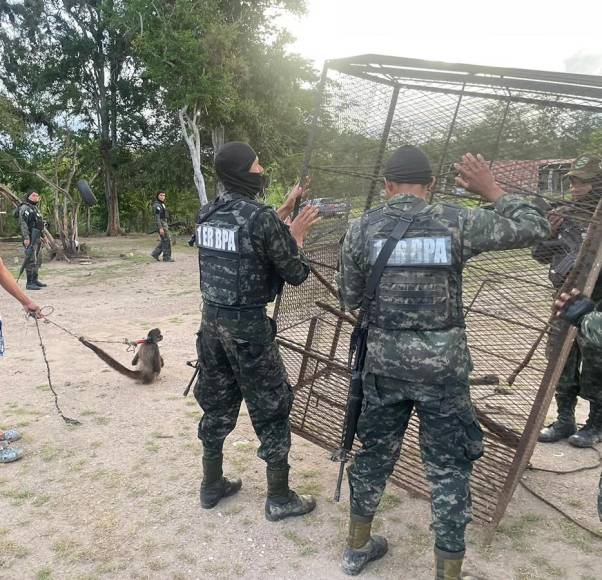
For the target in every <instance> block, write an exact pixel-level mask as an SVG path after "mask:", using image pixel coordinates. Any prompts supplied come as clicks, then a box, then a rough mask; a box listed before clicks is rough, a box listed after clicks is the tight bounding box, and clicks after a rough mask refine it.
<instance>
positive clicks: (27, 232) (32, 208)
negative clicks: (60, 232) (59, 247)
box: [19, 190, 47, 290]
mask: <svg viewBox="0 0 602 580" xmlns="http://www.w3.org/2000/svg"><path fill="white" fill-rule="evenodd" d="M39 201H40V195H39V194H38V193H37V192H36V191H33V190H31V191H29V192H28V193H27V195H26V196H25V198H24V200H23V203H22V204H21V205H20V206H19V226H20V227H21V238H22V240H23V246H24V247H25V254H26V257H25V260H26V262H25V272H26V273H27V285H26V288H27V290H40V288H44V287H46V286H47V284H44V283H43V282H41V281H40V279H39V277H38V273H39V270H40V266H41V265H42V235H43V232H44V218H43V217H42V214H41V213H40V210H39V208H38V203H39Z"/></svg>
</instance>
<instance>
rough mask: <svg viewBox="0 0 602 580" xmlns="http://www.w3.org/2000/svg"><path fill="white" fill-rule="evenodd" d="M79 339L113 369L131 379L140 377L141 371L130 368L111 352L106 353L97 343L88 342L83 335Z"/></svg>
mask: <svg viewBox="0 0 602 580" xmlns="http://www.w3.org/2000/svg"><path fill="white" fill-rule="evenodd" d="M79 341H80V342H81V343H82V344H83V345H85V346H87V347H88V348H89V349H90V350H91V351H93V352H95V353H96V354H97V355H98V357H99V358H100V359H102V360H103V361H104V362H106V363H107V364H108V365H109V366H110V367H111V368H112V369H114V370H116V371H117V372H118V373H121V374H122V375H124V376H125V377H128V378H130V379H134V380H136V379H139V378H140V371H133V370H132V369H128V368H127V367H125V366H123V365H122V364H121V363H120V362H119V361H117V360H115V359H114V358H113V357H112V356H111V355H110V354H108V353H106V352H105V351H104V350H102V349H101V348H98V347H97V346H96V345H95V344H92V343H91V342H88V341H87V340H86V339H85V338H84V337H83V336H80V337H79Z"/></svg>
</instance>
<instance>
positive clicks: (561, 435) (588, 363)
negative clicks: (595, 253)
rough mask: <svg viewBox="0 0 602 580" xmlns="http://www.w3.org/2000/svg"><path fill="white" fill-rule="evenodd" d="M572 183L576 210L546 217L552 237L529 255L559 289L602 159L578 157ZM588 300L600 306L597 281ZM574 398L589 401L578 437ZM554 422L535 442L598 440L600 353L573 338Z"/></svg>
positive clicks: (591, 205)
mask: <svg viewBox="0 0 602 580" xmlns="http://www.w3.org/2000/svg"><path fill="white" fill-rule="evenodd" d="M567 175H568V176H569V178H570V180H571V190H570V191H571V199H572V201H573V202H574V204H575V205H570V206H566V207H563V208H560V209H559V210H557V211H554V212H551V213H550V214H549V220H550V225H551V229H552V237H551V240H550V241H546V242H543V243H541V244H539V245H538V246H537V247H536V248H534V250H533V257H534V258H535V259H536V260H538V261H539V262H541V263H544V264H550V272H549V278H550V281H551V282H552V284H553V285H554V288H557V289H559V288H560V287H561V286H562V285H563V283H564V281H565V279H566V277H567V276H568V274H569V272H570V271H571V269H572V267H573V265H574V263H575V259H576V257H577V253H578V252H579V248H580V246H581V243H582V241H583V238H584V237H585V234H586V232H587V227H588V225H589V221H590V219H591V217H592V213H593V211H594V209H595V207H596V205H597V204H598V201H599V200H600V196H601V195H602V159H600V157H597V156H595V155H583V156H581V157H579V158H577V159H576V160H575V163H574V165H573V168H572V169H571V171H569V173H568V174H567ZM592 298H593V299H594V300H596V301H598V300H602V277H599V278H598V281H597V282H596V285H595V287H594V290H593V293H592ZM559 338H561V337H560V336H559V335H557V334H556V333H552V334H551V336H550V340H549V342H548V352H551V351H552V349H553V346H554V344H555V342H556V341H557V340H558V339H559ZM577 396H581V397H583V398H584V399H587V400H588V401H589V405H590V411H589V416H588V418H587V421H586V422H585V425H584V426H583V427H582V428H581V429H579V430H578V431H577V424H576V422H575V407H576V406H577ZM555 398H556V405H557V408H558V418H557V420H556V421H555V422H554V423H552V424H551V425H549V426H547V427H545V428H544V429H543V430H542V431H541V433H540V435H539V438H538V441H540V442H541V443H555V442H556V441H560V440H561V439H566V438H567V437H568V441H569V443H570V444H571V445H573V446H575V447H592V446H593V445H595V444H596V443H598V442H599V441H600V439H602V350H601V349H600V348H598V347H595V346H593V345H592V344H590V343H588V342H587V341H583V340H582V339H581V338H580V337H578V338H577V340H576V341H575V344H574V345H573V349H572V350H571V352H570V354H569V358H568V359H567V362H566V364H565V366H564V369H563V371H562V375H561V377H560V379H559V380H558V384H557V385H556V394H555Z"/></svg>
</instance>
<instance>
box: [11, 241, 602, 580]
mask: <svg viewBox="0 0 602 580" xmlns="http://www.w3.org/2000/svg"><path fill="white" fill-rule="evenodd" d="M89 243H90V245H91V246H92V247H93V250H94V253H95V254H96V255H97V256H99V257H98V258H97V259H95V260H94V261H93V263H90V264H84V265H82V264H60V263H51V264H47V265H45V266H44V268H43V270H42V274H43V275H42V276H41V278H42V279H43V280H45V281H47V282H48V284H49V287H48V288H47V289H45V290H42V291H39V292H37V293H36V295H35V296H36V299H37V300H38V302H39V303H40V304H44V305H51V306H53V307H54V308H55V312H54V315H53V318H54V320H55V321H56V322H58V323H59V324H61V325H63V326H65V327H67V328H69V329H71V330H73V331H74V332H75V333H76V334H84V335H86V336H88V337H92V338H95V339H117V340H119V339H122V338H125V337H127V338H129V339H137V338H143V337H144V336H145V334H146V331H147V330H148V329H150V328H152V327H154V326H159V327H160V328H161V330H162V331H163V334H164V336H165V340H164V342H163V343H162V353H163V356H164V358H165V361H166V366H165V369H164V372H163V374H162V376H161V379H160V381H159V382H158V383H156V384H154V385H151V386H141V385H137V384H134V383H133V382H131V381H129V380H128V379H126V378H123V377H121V376H119V375H117V374H116V373H114V372H113V371H111V370H109V369H108V368H107V367H105V366H104V365H103V363H102V362H101V361H100V360H99V359H97V358H96V357H95V356H94V355H93V354H92V353H91V352H90V351H88V350H87V349H85V348H84V347H82V346H81V345H80V344H79V343H78V342H77V341H76V340H75V339H74V338H72V337H70V336H68V335H66V334H64V333H62V332H60V331H59V330H58V329H56V328H54V327H52V326H50V325H43V326H42V332H43V337H44V341H45V343H46V346H47V350H48V357H49V359H50V364H51V368H52V379H53V383H54V385H55V388H56V389H57V391H58V392H59V395H60V403H61V405H62V407H63V411H64V413H65V414H66V415H67V416H70V417H75V418H78V419H79V420H80V421H81V422H82V425H81V426H79V427H69V426H66V425H65V424H64V423H63V421H62V420H61V419H60V417H58V415H57V414H56V413H55V410H54V406H53V401H52V396H51V393H50V391H49V389H48V386H47V379H46V372H45V367H44V363H43V360H42V356H41V352H40V348H39V346H38V341H37V335H36V331H35V325H34V324H33V322H32V321H26V320H25V319H24V318H23V316H22V315H21V313H20V311H19V309H18V307H17V305H16V303H15V302H13V301H10V300H9V299H8V297H7V296H6V295H0V311H2V313H3V317H4V318H3V319H4V324H5V334H6V340H7V347H8V351H7V355H6V358H4V359H3V360H1V361H0V428H7V427H11V426H18V427H19V429H20V430H21V431H22V432H23V433H24V439H23V441H22V442H21V446H22V447H23V448H24V449H25V451H26V456H25V457H24V458H23V459H22V460H21V461H19V462H17V463H14V464H9V465H0V514H1V516H0V578H3V579H4V578H6V579H11V580H12V579H21V578H35V579H38V580H43V579H50V578H69V579H72V578H73V579H84V578H86V579H88V578H153V579H154V578H157V579H163V578H173V579H179V578H203V579H205V578H253V579H254V578H257V579H259V578H262V579H263V578H295V579H302V578H308V579H309V578H311V579H312V580H317V579H337V578H344V577H345V576H344V575H343V574H342V573H341V572H340V570H339V559H340V555H341V550H342V546H343V544H344V538H345V533H346V523H347V510H348V503H347V499H346V496H345V498H344V500H343V501H341V503H340V504H335V503H333V501H332V499H331V498H332V491H333V489H334V483H335V479H336V472H337V468H336V466H335V465H334V464H332V463H331V462H330V461H329V459H328V456H327V453H326V452H325V451H324V450H322V449H319V448H317V447H315V446H314V445H312V444H310V443H308V442H307V441H304V440H303V439H300V438H295V439H294V442H293V451H292V457H291V462H292V465H293V470H292V479H293V482H294V484H295V485H296V487H297V489H298V490H300V491H305V492H311V493H314V494H316V495H317V496H318V499H319V504H318V507H317V509H316V511H315V512H314V513H313V514H311V515H309V516H307V517H304V518H299V519H297V520H293V521H285V522H280V523H277V524H272V523H269V522H267V521H266V520H265V518H264V516H263V500H264V489H265V484H264V479H265V478H264V465H263V463H262V462H261V461H260V460H259V459H257V457H256V456H255V451H256V448H257V443H256V440H255V437H254V434H253V431H252V429H251V426H250V423H249V419H248V416H247V414H246V412H245V411H244V410H243V413H242V416H241V418H240V422H239V425H238V427H237V429H236V430H235V432H234V433H233V434H232V436H231V437H230V438H229V439H228V440H227V442H226V470H227V471H229V472H236V473H237V474H240V475H241V476H242V477H243V482H244V483H243V489H242V491H241V492H240V493H239V494H238V495H237V496H235V497H233V498H230V499H228V500H225V501H223V502H222V503H221V504H220V505H219V506H218V507H217V508H215V509H214V510H211V511H203V510H201V509H200V507H199V502H198V486H199V482H200V478H201V466H200V443H199V442H198V440H197V439H196V424H197V421H198V419H199V416H200V412H199V409H198V407H197V405H196V403H195V401H194V399H193V398H192V396H190V397H189V398H188V399H185V398H183V397H182V390H183V389H184V387H185V385H186V383H187V382H188V380H189V378H190V376H191V372H190V369H189V368H188V367H186V366H185V361H186V360H191V359H194V358H195V351H194V338H195V336H194V334H195V332H196V330H197V327H198V325H199V318H200V314H199V308H198V306H199V291H198V274H197V266H196V260H195V253H194V252H193V250H190V249H189V248H188V247H187V246H184V247H183V245H182V244H178V245H177V246H176V247H175V253H174V256H175V259H176V262H175V263H174V264H164V263H156V262H154V261H153V260H151V259H150V257H149V256H148V254H149V252H150V249H151V248H152V246H153V245H154V243H155V242H154V239H153V238H152V237H151V236H147V237H143V238H132V237H130V238H121V239H92V240H90V241H89ZM0 255H1V256H2V257H3V258H4V259H5V261H6V262H8V263H9V264H10V265H11V266H12V268H13V270H14V269H16V267H17V266H16V262H15V259H16V245H15V244H0ZM104 346H106V347H107V350H109V351H110V352H112V353H113V354H114V355H115V356H116V357H118V358H119V359H120V360H122V361H123V362H129V361H130V359H131V353H128V352H126V350H125V347H124V346H123V345H117V344H108V345H104ZM580 413H581V416H582V417H583V414H584V409H582V408H580ZM596 462H597V457H596V456H595V454H594V452H592V451H591V450H583V451H579V450H575V449H572V448H570V447H569V446H568V445H564V444H559V445H555V446H548V447H545V448H539V449H538V450H537V451H536V455H535V457H534V459H533V463H534V464H535V465H538V466H541V467H548V468H550V467H553V468H570V467H575V466H579V465H592V464H595V463H596ZM598 475H599V469H596V470H592V471H585V472H582V473H579V474H576V475H564V476H559V475H553V474H546V473H541V472H538V473H535V472H527V474H526V475H525V479H526V480H528V482H529V484H530V485H531V486H533V487H534V488H535V489H537V490H538V491H540V492H541V493H545V494H546V495H547V497H549V499H551V500H552V501H554V502H556V503H558V504H559V505H561V506H563V508H564V509H565V510H567V511H568V512H570V513H571V514H573V515H575V516H577V517H578V518H579V519H580V520H581V521H583V522H584V523H585V524H587V525H589V526H590V527H592V528H594V529H598V530H600V531H602V527H601V525H600V522H599V521H598V519H597V516H596V512H595V490H596V483H597V478H598ZM428 524H429V506H428V504H427V503H426V502H424V501H423V500H420V499H415V498H413V497H410V496H409V495H408V494H407V493H406V492H405V491H401V490H399V489H397V488H395V487H390V488H389V489H388V492H387V494H386V496H385V498H384V501H383V504H382V511H381V514H380V515H379V517H378V520H377V523H376V528H377V529H378V532H379V533H381V534H384V535H386V536H387V537H388V539H389V542H390V551H389V554H388V555H387V556H385V557H384V558H383V559H382V560H381V561H379V562H378V563H375V564H373V565H372V566H371V567H370V568H369V569H368V571H367V572H365V573H364V574H363V576H362V577H363V578H366V579H376V578H382V579H393V578H395V579H402V580H422V579H425V580H426V579H429V578H432V577H433V572H432V536H431V534H430V532H429V530H428ZM601 553H602V541H600V540H597V539H595V538H593V537H592V536H590V535H587V534H586V533H584V532H582V531H581V530H579V529H578V528H577V527H576V526H575V525H574V524H571V523H570V522H568V521H567V520H566V519H564V518H563V517H562V516H560V515H558V514H557V513H556V512H554V511H553V510H552V509H550V508H549V507H547V506H545V505H544V504H542V503H541V502H540V501H539V500H537V499H535V498H533V497H532V496H531V495H530V494H528V493H527V492H526V491H525V490H524V489H522V488H519V489H518V491H517V494H516V495H515V497H514V499H513V501H512V504H511V506H510V509H509V510H508V513H507V515H506V517H505V519H504V520H503V522H502V525H501V526H500V528H499V530H498V531H497V532H496V534H495V536H494V537H493V540H492V542H491V543H490V544H486V543H485V542H484V533H483V529H482V528H480V527H479V526H476V525H475V526H472V527H471V528H470V532H469V544H468V557H467V566H466V569H468V570H470V571H472V572H473V573H475V574H478V575H479V576H480V577H482V578H488V579H490V580H493V579H495V580H497V579H503V580H505V579H516V580H519V579H520V580H526V579H536V578H570V579H580V580H594V579H599V578H602V557H601Z"/></svg>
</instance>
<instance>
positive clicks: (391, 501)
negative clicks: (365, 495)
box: [378, 491, 401, 512]
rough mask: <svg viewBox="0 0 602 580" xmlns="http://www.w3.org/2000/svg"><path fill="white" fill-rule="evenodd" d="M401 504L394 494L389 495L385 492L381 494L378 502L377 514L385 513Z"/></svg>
mask: <svg viewBox="0 0 602 580" xmlns="http://www.w3.org/2000/svg"><path fill="white" fill-rule="evenodd" d="M400 503H401V499H400V497H399V496H398V495H397V494H395V493H389V492H388V491H385V493H383V496H382V499H381V500H380V504H379V506H378V511H379V512H386V511H389V510H391V509H393V508H394V507H397V506H398V505H399V504H400Z"/></svg>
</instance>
